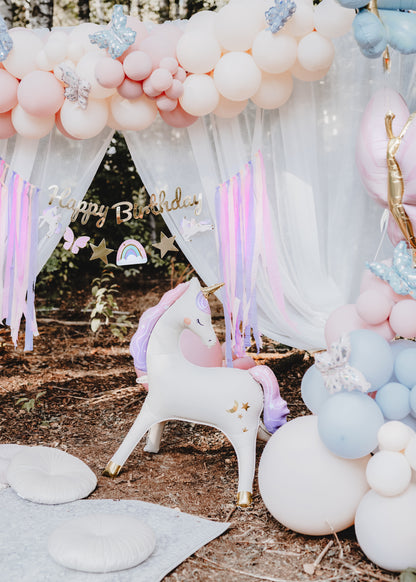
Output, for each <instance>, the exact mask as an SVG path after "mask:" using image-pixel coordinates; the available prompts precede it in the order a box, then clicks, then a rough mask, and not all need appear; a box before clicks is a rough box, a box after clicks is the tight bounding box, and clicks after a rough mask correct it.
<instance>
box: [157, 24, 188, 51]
mask: <svg viewBox="0 0 416 582" xmlns="http://www.w3.org/2000/svg"><path fill="white" fill-rule="evenodd" d="M157 32H158V33H159V34H161V35H163V36H164V37H165V38H167V39H169V41H170V42H172V43H173V44H174V46H175V49H176V45H177V44H178V40H179V39H180V38H181V36H182V35H183V32H182V30H181V29H180V28H179V26H177V25H176V24H175V23H174V22H164V23H163V24H161V25H160V27H159V29H158V31H157ZM175 52H176V51H175Z"/></svg>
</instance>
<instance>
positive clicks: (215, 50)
mask: <svg viewBox="0 0 416 582" xmlns="http://www.w3.org/2000/svg"><path fill="white" fill-rule="evenodd" d="M176 54H177V57H178V61H179V63H180V64H181V65H182V67H183V68H184V69H186V70H187V71H189V72H191V73H209V71H212V69H213V68H214V67H215V65H216V64H217V63H218V61H219V60H220V57H221V47H220V44H219V42H218V41H217V39H216V38H215V36H213V35H212V34H209V33H208V32H204V31H203V30H197V31H195V32H186V33H185V34H184V35H183V36H182V37H181V38H180V40H179V42H178V46H177V47H176Z"/></svg>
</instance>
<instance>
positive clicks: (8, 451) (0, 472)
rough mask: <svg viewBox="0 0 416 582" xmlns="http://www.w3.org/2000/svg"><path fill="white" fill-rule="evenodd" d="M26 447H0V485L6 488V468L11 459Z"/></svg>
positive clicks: (11, 445)
mask: <svg viewBox="0 0 416 582" xmlns="http://www.w3.org/2000/svg"><path fill="white" fill-rule="evenodd" d="M27 448H28V447H27V446H25V445H16V444H5V445H0V485H5V486H6V487H7V485H8V483H7V477H6V473H7V468H8V466H9V465H10V461H11V460H12V458H13V457H14V456H15V455H17V453H20V452H22V451H23V450H25V449H27Z"/></svg>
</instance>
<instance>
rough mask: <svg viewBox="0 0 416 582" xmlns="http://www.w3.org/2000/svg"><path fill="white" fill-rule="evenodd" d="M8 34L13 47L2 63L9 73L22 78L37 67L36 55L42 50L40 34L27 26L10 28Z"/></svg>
mask: <svg viewBox="0 0 416 582" xmlns="http://www.w3.org/2000/svg"><path fill="white" fill-rule="evenodd" d="M9 35H10V36H11V38H12V41H13V49H12V50H11V51H10V52H9V54H8V55H7V57H6V59H5V60H4V61H3V65H4V68H5V69H6V71H8V72H9V73H10V74H11V75H14V76H15V77H17V78H18V79H22V78H23V77H24V76H25V75H27V74H28V73H30V72H31V71H35V70H36V69H37V68H38V67H37V64H36V56H37V54H38V52H39V51H40V50H42V47H43V41H42V39H41V38H40V36H38V35H37V34H35V33H34V32H33V31H32V30H30V29H28V28H22V27H18V28H11V29H10V30H9Z"/></svg>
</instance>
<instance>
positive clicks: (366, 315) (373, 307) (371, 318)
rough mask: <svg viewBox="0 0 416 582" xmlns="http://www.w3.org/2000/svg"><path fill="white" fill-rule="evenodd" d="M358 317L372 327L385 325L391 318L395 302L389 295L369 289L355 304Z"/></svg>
mask: <svg viewBox="0 0 416 582" xmlns="http://www.w3.org/2000/svg"><path fill="white" fill-rule="evenodd" d="M355 305H356V308H357V313H358V315H359V316H360V317H361V318H362V319H364V321H366V322H367V323H369V324H371V325H378V324H379V323H383V321H386V319H387V318H388V317H389V315H390V312H391V309H392V307H393V302H392V301H391V299H389V297H388V296H387V295H385V294H384V293H381V292H380V291H377V290H375V289H368V290H367V291H364V292H363V293H361V295H359V297H358V298H357V300H356V302H355Z"/></svg>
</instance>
